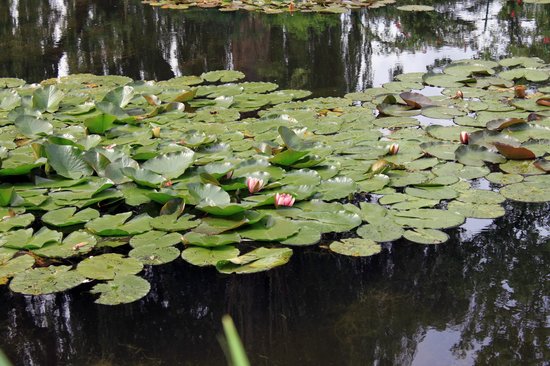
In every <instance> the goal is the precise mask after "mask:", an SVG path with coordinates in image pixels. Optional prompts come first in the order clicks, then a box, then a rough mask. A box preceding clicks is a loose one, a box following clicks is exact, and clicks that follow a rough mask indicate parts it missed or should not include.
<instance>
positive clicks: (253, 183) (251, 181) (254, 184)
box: [246, 177, 265, 193]
mask: <svg viewBox="0 0 550 366" xmlns="http://www.w3.org/2000/svg"><path fill="white" fill-rule="evenodd" d="M264 185H265V182H264V180H263V179H259V178H252V177H249V178H247V179H246V186H247V187H248V192H250V193H256V192H259V191H260V190H261V189H262V188H263V187H264Z"/></svg>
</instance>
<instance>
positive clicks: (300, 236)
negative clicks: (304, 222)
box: [280, 226, 321, 246]
mask: <svg viewBox="0 0 550 366" xmlns="http://www.w3.org/2000/svg"><path fill="white" fill-rule="evenodd" d="M320 241H321V233H320V232H319V231H318V230H316V229H315V228H312V227H308V226H304V227H301V228H300V231H298V232H297V233H296V234H294V235H292V236H291V237H289V238H287V239H285V240H282V241H281V242H280V243H281V244H283V245H290V246H306V245H315V244H317V243H319V242H320Z"/></svg>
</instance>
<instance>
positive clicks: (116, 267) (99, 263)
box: [76, 253, 143, 280]
mask: <svg viewBox="0 0 550 366" xmlns="http://www.w3.org/2000/svg"><path fill="white" fill-rule="evenodd" d="M142 269H143V264H142V263H141V262H140V261H138V260H137V259H134V258H125V257H123V256H122V255H121V254H114V253H108V254H102V255H98V256H96V257H89V258H86V259H84V260H83V261H82V262H80V263H79V264H78V266H77V267H76V271H77V272H78V273H80V274H81V275H83V276H85V277H87V278H93V279H96V280H111V279H113V278H115V277H116V276H120V275H133V274H136V273H138V272H140V271H141V270H142Z"/></svg>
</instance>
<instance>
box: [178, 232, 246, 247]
mask: <svg viewBox="0 0 550 366" xmlns="http://www.w3.org/2000/svg"><path fill="white" fill-rule="evenodd" d="M182 241H183V242H184V243H186V244H190V245H196V246H200V247H205V248H212V247H220V246H223V245H228V244H233V243H239V242H240V241H241V236H240V235H239V234H237V233H225V234H217V235H207V234H201V233H196V232H192V231H191V232H188V233H186V234H185V235H184V236H183V238H182Z"/></svg>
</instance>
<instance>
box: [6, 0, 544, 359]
mask: <svg viewBox="0 0 550 366" xmlns="http://www.w3.org/2000/svg"><path fill="white" fill-rule="evenodd" d="M426 2H427V3H430V2H429V1H426ZM432 3H433V4H434V6H435V7H436V8H437V11H438V12H437V13H426V14H411V13H402V12H398V11H396V10H395V9H392V8H383V9H378V10H376V11H362V12H354V13H352V14H350V15H342V16H340V15H337V16H328V15H316V14H307V15H299V14H295V15H294V16H292V17H291V16H289V15H282V16H266V15H261V14H248V13H232V14H221V13H217V12H213V11H194V12H190V13H181V12H174V11H165V10H161V9H153V8H150V7H147V6H142V5H141V4H139V1H130V0H86V1H85V0H72V1H69V0H49V1H48V0H4V1H3V2H2V5H0V50H1V52H0V76H17V77H21V78H24V79H26V80H28V81H31V82H36V81H40V80H42V79H45V78H50V77H57V76H60V75H65V74H67V73H77V72H91V73H96V74H125V75H128V76H131V77H133V78H138V79H139V78H145V79H167V78H170V77H172V76H174V75H182V74H199V73H201V72H203V71H206V70H214V69H219V68H234V69H239V70H242V71H244V72H245V73H246V74H247V75H248V77H249V79H251V80H268V81H275V82H277V83H279V84H280V85H281V86H282V87H285V88H287V87H292V88H306V89H310V90H313V91H314V92H315V93H316V95H333V96H340V95H342V94H343V93H345V92H348V91H354V90H361V89H364V88H365V87H368V86H376V85H379V84H381V83H383V82H386V81H388V80H390V78H391V77H392V75H393V74H395V73H400V72H409V71H425V70H426V69H427V68H432V67H437V66H439V65H441V64H445V63H446V62H448V61H449V60H451V59H460V58H471V57H492V58H498V57H502V56H505V55H533V56H539V57H541V58H543V59H545V60H546V61H549V60H550V44H549V43H550V40H549V37H550V6H533V5H527V4H521V1H519V2H518V1H433V2H432ZM507 212H508V213H507V215H506V216H505V217H503V218H500V219H497V220H469V221H468V222H467V224H466V225H464V226H463V227H461V228H457V229H454V230H450V231H448V232H449V234H450V235H451V238H452V239H451V241H449V242H448V243H446V244H443V245H440V246H421V245H414V244H407V243H406V242H396V243H394V244H392V245H390V246H387V247H385V249H384V251H383V252H382V253H381V254H380V255H378V256H375V257H372V258H367V259H350V258H346V257H344V256H340V255H335V254H332V253H329V252H328V251H325V250H322V249H318V248H304V249H297V250H295V254H294V256H293V258H292V260H291V262H290V264H288V265H286V266H284V267H281V268H278V269H276V270H273V271H270V272H267V273H260V274H256V275H248V276H225V275H220V274H217V273H216V272H215V270H205V269H199V268H196V267H192V266H190V265H187V264H186V263H184V262H183V261H176V262H174V263H172V264H169V265H164V266H160V267H156V268H154V269H149V270H148V272H147V274H146V276H145V277H147V279H149V280H150V281H151V283H152V286H153V289H152V291H151V293H150V294H149V295H148V296H147V297H146V298H144V299H143V300H141V301H139V302H137V303H133V304H128V305H123V306H117V307H106V306H100V305H95V304H94V303H93V298H92V296H91V295H89V294H88V293H87V290H88V288H86V287H85V286H83V287H79V288H77V289H76V290H74V291H72V292H70V293H65V294H58V295H49V296H42V297H24V296H20V295H15V294H11V293H10V292H9V291H7V290H6V289H5V288H1V289H0V347H1V348H2V349H4V350H5V352H6V353H7V354H8V356H9V357H10V359H11V360H12V361H13V362H14V363H15V364H16V365H157V364H158V365H223V364H225V358H224V355H223V352H222V350H221V348H220V346H219V343H218V340H217V336H218V334H219V333H220V330H221V323H220V319H221V316H222V315H223V314H226V313H229V314H231V315H232V316H233V318H234V320H235V322H236V324H237V327H238V329H239V332H240V333H241V336H242V338H243V341H244V343H245V346H246V349H247V352H248V354H249V356H250V358H251V361H252V363H253V364H254V365H371V364H374V365H472V364H479V365H544V364H548V361H547V360H550V330H549V329H550V297H549V296H550V291H549V290H550V288H549V285H548V283H549V282H548V280H549V279H550V275H549V268H550V266H549V264H550V216H549V212H550V204H543V205H525V204H511V203H508V204H507Z"/></svg>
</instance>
